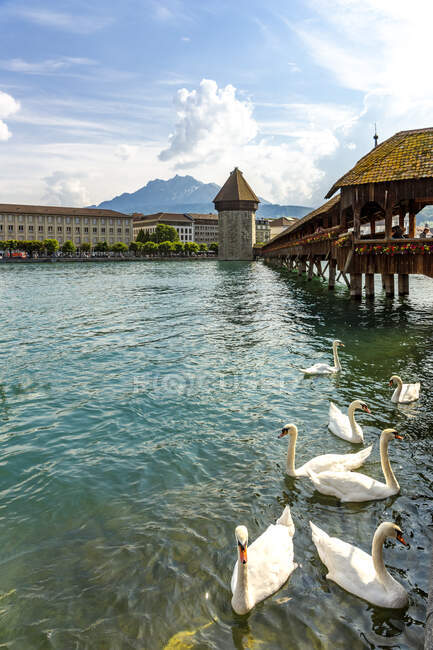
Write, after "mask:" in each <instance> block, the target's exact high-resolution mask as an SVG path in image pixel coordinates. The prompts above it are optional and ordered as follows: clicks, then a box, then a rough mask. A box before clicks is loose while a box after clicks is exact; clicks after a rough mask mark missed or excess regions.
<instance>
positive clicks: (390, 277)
mask: <svg viewBox="0 0 433 650" xmlns="http://www.w3.org/2000/svg"><path fill="white" fill-rule="evenodd" d="M383 278H384V280H385V293H386V295H387V296H388V297H389V298H393V297H394V273H384V274H383Z"/></svg>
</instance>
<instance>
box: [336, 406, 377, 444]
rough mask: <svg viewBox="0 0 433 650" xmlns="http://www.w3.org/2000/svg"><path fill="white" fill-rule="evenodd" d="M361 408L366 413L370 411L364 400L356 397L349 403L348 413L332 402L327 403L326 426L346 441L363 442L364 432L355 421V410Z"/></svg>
mask: <svg viewBox="0 0 433 650" xmlns="http://www.w3.org/2000/svg"><path fill="white" fill-rule="evenodd" d="M356 409H362V410H363V411H365V412H366V413H371V411H370V409H369V408H368V406H367V404H366V403H365V402H361V400H359V399H356V400H355V401H354V402H352V403H351V404H350V405H349V408H348V411H347V413H348V415H345V414H344V413H342V412H341V411H340V409H339V408H338V406H335V404H334V403H333V402H331V403H330V405H329V424H328V428H329V430H330V431H332V433H333V434H334V435H336V436H338V437H339V438H343V440H347V441H348V442H364V434H363V432H362V429H361V427H360V426H359V424H358V423H357V422H355V410H356Z"/></svg>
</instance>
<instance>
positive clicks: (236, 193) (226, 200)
mask: <svg viewBox="0 0 433 650" xmlns="http://www.w3.org/2000/svg"><path fill="white" fill-rule="evenodd" d="M213 202H214V203H215V207H216V209H217V210H241V209H243V208H245V209H253V210H257V208H258V204H259V203H260V200H259V198H258V196H256V195H255V194H254V192H253V190H252V189H251V187H250V186H249V185H248V183H247V181H246V180H245V178H244V177H243V174H242V172H241V171H240V169H238V168H237V167H235V168H234V170H233V171H232V172H231V173H230V176H229V177H228V179H227V180H226V182H225V183H224V185H223V186H222V188H221V189H220V191H219V192H218V194H217V195H216V197H215V198H214V200H213Z"/></svg>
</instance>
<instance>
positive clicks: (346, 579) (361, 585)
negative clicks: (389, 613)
mask: <svg viewBox="0 0 433 650" xmlns="http://www.w3.org/2000/svg"><path fill="white" fill-rule="evenodd" d="M310 526H311V532H312V537H313V542H314V544H315V546H316V548H317V552H318V553H319V556H320V559H321V560H322V562H323V564H325V565H326V568H327V569H328V575H327V576H326V577H327V578H328V580H333V581H334V582H336V583H337V585H339V586H340V587H342V588H343V589H346V591H349V592H350V593H351V594H355V596H358V597H359V598H363V599H364V600H367V601H368V602H370V603H372V604H373V605H377V606H379V607H397V608H399V607H404V606H405V605H407V602H408V597H407V592H406V590H405V589H404V587H402V585H401V584H400V583H399V582H397V581H396V580H394V578H393V577H392V576H391V575H390V574H389V573H388V571H387V570H386V566H385V563H384V561H383V555H382V551H383V543H384V541H385V539H386V538H387V537H394V538H396V539H397V540H398V541H399V542H401V544H404V545H405V546H409V545H408V544H407V543H406V542H405V540H404V539H403V534H402V531H401V529H400V528H399V527H398V526H396V525H395V524H393V523H391V522H389V521H386V522H384V523H383V524H380V526H379V527H378V528H377V530H376V532H375V533H374V537H373V544H372V549H371V555H368V553H365V552H364V551H362V550H361V549H360V548H357V547H356V546H353V545H352V544H348V543H347V542H343V541H342V540H341V539H338V538H337V537H329V535H328V534H327V533H325V531H323V530H321V529H320V528H318V526H315V525H314V524H313V523H312V522H311V521H310Z"/></svg>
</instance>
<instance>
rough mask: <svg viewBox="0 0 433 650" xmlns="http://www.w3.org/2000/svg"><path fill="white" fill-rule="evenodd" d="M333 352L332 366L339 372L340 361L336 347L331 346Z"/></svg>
mask: <svg viewBox="0 0 433 650" xmlns="http://www.w3.org/2000/svg"><path fill="white" fill-rule="evenodd" d="M333 351H334V366H335V367H336V368H337V370H341V363H340V359H339V358H338V350H337V346H336V345H334V346H333Z"/></svg>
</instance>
